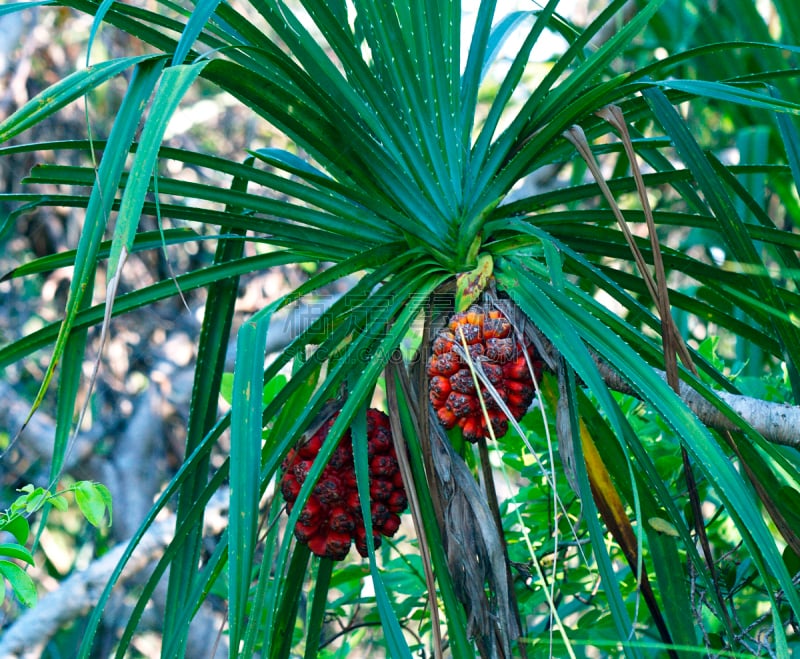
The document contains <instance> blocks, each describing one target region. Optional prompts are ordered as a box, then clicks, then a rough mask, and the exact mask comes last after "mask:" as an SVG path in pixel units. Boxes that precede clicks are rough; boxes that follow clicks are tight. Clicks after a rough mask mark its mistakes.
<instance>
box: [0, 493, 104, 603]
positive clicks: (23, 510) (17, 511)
mask: <svg viewBox="0 0 800 659" xmlns="http://www.w3.org/2000/svg"><path fill="white" fill-rule="evenodd" d="M18 492H21V494H20V495H19V496H18V497H17V499H16V500H15V501H14V502H13V503H12V504H11V506H10V507H9V508H8V509H7V510H4V511H3V512H1V513H0V533H2V532H3V531H5V532H6V533H10V534H11V535H12V536H13V537H14V540H16V542H4V543H0V575H2V577H4V579H0V604H2V602H3V601H4V600H5V596H6V580H7V581H8V583H9V584H11V589H12V590H13V591H14V594H15V595H16V596H17V598H19V601H20V602H22V603H23V604H24V605H25V606H29V607H30V606H34V605H35V604H36V583H35V582H34V580H33V578H32V577H31V576H30V575H29V574H28V573H27V572H26V571H25V569H24V568H22V567H20V566H19V565H18V564H17V563H16V562H15V561H21V562H23V563H27V564H28V565H33V564H34V559H33V554H31V552H30V551H28V549H26V547H25V545H26V544H27V542H28V538H29V536H30V531H31V527H30V522H29V521H28V520H29V518H30V516H31V515H33V514H34V513H37V512H39V511H40V510H41V509H42V508H44V507H45V506H52V507H53V508H55V509H56V510H61V511H65V510H67V509H68V507H69V504H68V502H67V495H68V494H72V495H73V496H74V497H75V503H76V504H77V505H78V509H79V510H80V512H81V514H82V515H83V516H84V517H85V518H86V521H87V522H89V524H91V525H92V526H95V527H99V526H100V525H101V524H102V523H103V520H104V519H105V517H106V514H108V523H109V525H110V524H111V494H110V493H109V491H108V488H107V487H106V486H105V485H101V484H100V483H93V482H91V481H78V482H76V483H74V484H73V485H71V486H70V487H68V488H65V489H63V490H58V491H56V492H51V491H50V490H47V489H45V488H43V487H35V486H33V485H31V484H28V485H25V486H24V487H21V488H20V489H19V490H18Z"/></svg>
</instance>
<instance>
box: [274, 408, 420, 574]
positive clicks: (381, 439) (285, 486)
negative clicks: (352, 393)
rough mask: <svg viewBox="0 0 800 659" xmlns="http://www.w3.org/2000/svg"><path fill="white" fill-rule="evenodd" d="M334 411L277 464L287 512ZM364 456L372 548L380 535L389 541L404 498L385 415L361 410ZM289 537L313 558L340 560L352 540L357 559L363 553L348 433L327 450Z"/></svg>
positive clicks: (363, 531)
mask: <svg viewBox="0 0 800 659" xmlns="http://www.w3.org/2000/svg"><path fill="white" fill-rule="evenodd" d="M338 415H339V413H338V412H336V413H335V414H334V415H333V416H332V417H331V418H330V419H328V420H327V421H326V422H325V423H324V424H322V426H321V427H320V428H319V430H317V431H316V432H315V433H314V434H313V435H312V436H311V438H310V439H309V440H308V441H306V442H305V443H304V444H302V445H301V446H299V447H298V448H297V449H292V450H290V451H289V454H288V455H287V456H286V459H285V460H284V461H283V464H282V465H281V469H282V470H283V477H282V478H281V484H280V486H281V494H282V495H283V498H284V499H285V500H286V511H287V513H290V512H291V511H292V507H293V506H294V503H295V500H296V499H297V495H298V493H299V492H300V487H301V486H302V485H303V482H304V481H305V479H306V476H307V475H308V472H309V470H310V469H311V465H313V464H314V460H315V459H316V457H317V455H318V454H319V451H320V449H321V448H322V443H323V442H324V441H325V438H326V437H327V436H328V431H329V430H330V429H331V426H332V425H333V422H334V421H335V420H336V417H337V416H338ZM367 452H368V455H369V494H370V497H369V498H370V509H371V511H372V530H373V539H374V541H375V546H376V547H378V546H380V544H381V537H380V536H381V535H385V536H387V537H391V536H393V535H394V534H395V532H396V531H397V528H398V527H399V526H400V516H399V513H401V512H403V511H404V510H405V508H406V505H407V503H408V500H407V499H406V491H405V488H404V487H403V479H402V477H401V475H400V470H399V468H398V465H397V454H396V453H395V450H394V444H393V442H392V431H391V429H390V427H389V417H388V416H386V415H385V414H384V413H383V412H381V411H379V410H375V409H370V410H368V411H367ZM294 535H295V537H296V538H297V539H298V540H299V541H300V542H303V543H306V544H307V545H308V546H309V548H310V549H311V551H312V552H314V553H315V554H316V555H317V556H327V557H328V558H332V559H334V560H337V561H340V560H342V559H343V558H344V557H345V556H346V555H347V552H348V551H350V543H351V542H352V541H355V544H356V549H357V550H358V553H359V554H361V555H362V556H366V555H367V532H366V529H365V528H364V518H363V517H362V515H361V503H360V501H359V497H358V488H357V486H356V472H355V466H354V465H353V442H352V438H351V435H350V431H349V430H348V431H347V432H346V433H345V434H344V436H343V437H342V439H341V441H340V442H339V445H338V446H337V447H336V449H335V450H334V452H333V455H332V456H331V459H330V461H329V462H328V464H327V466H326V467H325V469H324V470H323V472H322V475H321V476H320V478H319V480H318V481H317V484H316V486H315V487H314V490H313V491H312V493H311V495H310V496H309V498H308V501H306V505H305V506H304V507H303V510H302V512H301V513H300V517H299V519H298V520H297V524H296V525H295V528H294Z"/></svg>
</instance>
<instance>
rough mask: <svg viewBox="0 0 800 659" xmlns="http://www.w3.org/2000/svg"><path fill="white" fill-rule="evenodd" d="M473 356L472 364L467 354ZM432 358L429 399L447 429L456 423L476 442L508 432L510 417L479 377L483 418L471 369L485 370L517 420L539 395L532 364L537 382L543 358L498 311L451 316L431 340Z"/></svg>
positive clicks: (473, 309) (474, 309)
mask: <svg viewBox="0 0 800 659" xmlns="http://www.w3.org/2000/svg"><path fill="white" fill-rule="evenodd" d="M465 344H466V352H467V353H468V354H469V361H472V365H471V367H470V364H469V363H468V360H467V359H466V356H465V354H464V353H465ZM432 347H433V355H431V358H430V360H429V361H428V369H427V372H428V377H429V378H430V380H429V383H430V386H429V398H430V401H431V404H432V405H433V408H434V410H435V411H436V416H437V417H438V419H439V422H440V423H441V424H442V425H443V426H444V427H445V428H448V429H449V428H453V427H454V426H455V425H458V426H459V427H460V428H461V431H462V434H463V436H464V439H466V440H467V441H471V442H475V441H477V440H478V439H479V438H481V437H487V436H489V434H490V433H489V425H491V428H492V430H493V431H494V434H495V436H496V437H502V436H503V435H505V434H506V432H507V431H508V425H509V420H508V418H507V417H506V415H505V413H504V412H503V411H502V410H501V409H500V403H499V402H498V401H497V400H496V399H495V397H494V394H493V393H490V392H489V389H488V388H487V387H486V386H485V385H484V383H483V382H481V380H480V379H479V391H480V395H481V397H482V398H483V401H484V404H485V407H486V409H487V411H488V417H489V418H488V422H487V419H486V418H485V417H484V413H483V410H482V409H481V404H480V400H479V398H478V393H479V392H478V390H476V387H475V379H474V378H473V374H472V370H475V371H482V372H483V374H484V375H485V376H486V379H487V380H488V381H489V382H490V383H491V385H492V386H493V387H494V389H495V390H496V395H497V397H499V399H500V400H501V401H503V402H504V403H505V405H506V406H507V407H508V410H509V412H511V415H512V416H513V417H514V418H515V419H520V418H521V417H522V415H523V414H525V412H526V411H527V409H528V407H529V406H530V404H531V402H532V401H533V398H534V395H535V387H534V384H533V377H532V376H531V367H532V368H533V373H534V375H535V377H536V379H537V380H538V378H539V377H540V376H541V370H542V361H541V359H540V358H539V357H538V355H537V353H536V350H535V348H534V347H533V345H532V344H531V343H530V342H529V341H528V340H527V338H524V337H520V336H517V335H516V334H515V333H514V331H513V327H512V326H511V323H510V322H509V320H508V319H507V318H506V317H505V316H503V314H502V313H501V312H500V311H498V310H495V309H493V310H489V311H487V310H485V309H484V308H483V307H480V306H477V305H475V306H472V307H470V309H468V310H467V311H465V312H462V313H457V314H455V315H453V316H452V317H451V318H450V320H449V321H448V324H447V326H446V328H445V329H443V330H441V331H440V332H439V333H438V334H437V335H436V337H435V338H434V340H433V346H432Z"/></svg>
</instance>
